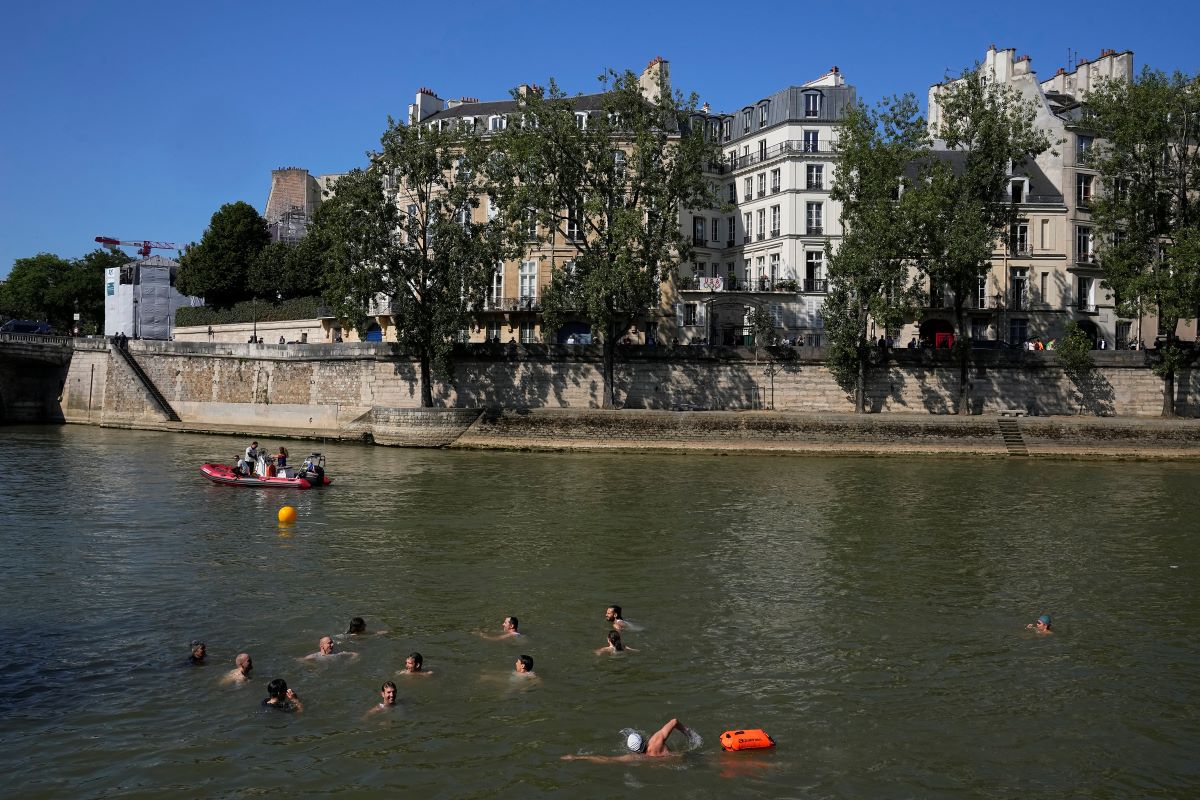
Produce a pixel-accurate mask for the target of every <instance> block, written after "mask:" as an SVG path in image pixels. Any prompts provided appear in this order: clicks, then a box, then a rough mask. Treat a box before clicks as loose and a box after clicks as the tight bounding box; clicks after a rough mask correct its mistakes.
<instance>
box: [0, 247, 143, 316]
mask: <svg viewBox="0 0 1200 800" xmlns="http://www.w3.org/2000/svg"><path fill="white" fill-rule="evenodd" d="M130 260H131V259H130V258H129V256H127V255H125V254H124V253H122V252H120V251H116V252H108V251H106V250H95V251H93V252H91V253H88V254H87V255H85V256H84V257H83V258H77V259H66V258H61V257H59V256H57V255H54V254H52V253H39V254H37V255H36V256H33V257H31V258H18V259H17V260H16V261H15V262H13V268H12V272H10V273H9V275H8V278H7V279H6V280H4V281H3V282H0V316H6V317H14V318H19V319H32V320H44V321H46V322H49V323H50V325H51V326H52V327H53V328H55V329H56V330H58V331H61V332H69V331H72V330H74V328H75V319H74V317H75V313H76V312H78V313H79V330H80V332H81V333H96V332H99V331H100V330H101V329H102V328H103V325H104V270H105V269H106V268H108V267H119V266H121V265H123V264H126V263H128V262H129V261H130Z"/></svg>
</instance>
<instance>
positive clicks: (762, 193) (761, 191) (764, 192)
mask: <svg viewBox="0 0 1200 800" xmlns="http://www.w3.org/2000/svg"><path fill="white" fill-rule="evenodd" d="M758 196H759V197H766V196H767V190H766V189H759V190H758Z"/></svg>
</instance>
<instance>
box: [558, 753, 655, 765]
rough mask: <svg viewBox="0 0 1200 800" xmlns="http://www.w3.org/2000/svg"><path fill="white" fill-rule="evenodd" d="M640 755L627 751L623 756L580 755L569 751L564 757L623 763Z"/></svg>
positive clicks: (566, 758)
mask: <svg viewBox="0 0 1200 800" xmlns="http://www.w3.org/2000/svg"><path fill="white" fill-rule="evenodd" d="M638 758H639V757H638V756H637V755H636V754H634V753H626V754H625V755H623V756H579V755H575V754H574V753H568V754H567V755H565V756H563V757H562V760H563V761H591V762H592V763H593V764H623V763H627V762H629V761H637V760H638Z"/></svg>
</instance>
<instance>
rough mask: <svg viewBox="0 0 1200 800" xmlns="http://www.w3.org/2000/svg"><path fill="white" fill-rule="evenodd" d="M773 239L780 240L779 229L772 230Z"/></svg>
mask: <svg viewBox="0 0 1200 800" xmlns="http://www.w3.org/2000/svg"><path fill="white" fill-rule="evenodd" d="M771 238H772V239H778V238H779V228H772V229H771Z"/></svg>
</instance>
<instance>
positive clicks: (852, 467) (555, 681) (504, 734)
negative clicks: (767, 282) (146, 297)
mask: <svg viewBox="0 0 1200 800" xmlns="http://www.w3.org/2000/svg"><path fill="white" fill-rule="evenodd" d="M265 443H266V444H268V445H271V446H275V445H278V444H279V443H278V442H269V441H268V442H265ZM246 444H248V442H245V441H242V440H240V439H234V438H230V437H210V436H187V435H175V434H164V433H150V432H132V431H115V430H101V429H95V428H87V427H81V426H63V427H37V428H33V427H16V428H3V429H0V459H2V463H4V464H5V465H6V466H5V469H4V474H3V477H2V478H0V508H2V509H3V522H4V525H3V528H2V532H0V545H2V550H0V634H2V636H3V645H0V772H2V773H3V777H2V778H0V785H3V786H4V787H5V788H4V789H3V790H2V793H3V795H5V796H7V797H23V798H24V797H30V798H38V797H63V798H83V797H121V796H128V797H164V798H166V797H170V798H178V797H251V796H255V797H259V796H263V797H292V796H329V797H376V796H400V795H401V794H402V793H403V794H404V795H407V796H412V797H422V798H437V797H453V798H461V797H494V796H495V797H522V798H528V797H563V796H567V797H571V798H572V799H573V800H583V799H584V798H593V797H596V798H600V797H629V796H640V797H663V796H666V797H803V798H826V797H828V798H905V797H912V798H931V797H933V798H942V797H945V798H1041V797H1044V798H1060V797H1098V798H1109V797H1131V798H1133V797H1173V798H1192V797H1196V796H1198V795H1200V758H1197V756H1196V748H1197V742H1198V741H1200V721H1198V717H1200V713H1198V712H1197V708H1196V707H1197V700H1198V699H1200V647H1198V643H1200V636H1198V634H1200V598H1198V595H1197V589H1198V588H1200V583H1198V581H1197V570H1198V568H1200V537H1198V529H1200V468H1198V467H1197V466H1196V465H1187V464H1160V463H1115V462H1114V463H1099V462H1078V463H1072V462H1052V461H1026V460H970V459H954V458H899V457H895V458H816V457H800V456H792V457H756V456H736V457H712V456H691V455H680V456H661V455H654V456H649V455H647V456H638V455H629V454H622V455H607V454H530V453H488V452H449V451H425V450H400V449H388V448H380V447H367V446H356V445H345V444H336V445H335V444H331V445H328V446H326V447H325V448H324V450H325V452H326V453H327V454H328V457H329V474H330V475H332V476H333V477H334V480H335V483H334V484H333V485H332V486H331V487H329V488H327V489H325V490H319V491H308V492H298V491H294V490H273V491H271V490H257V489H245V488H235V487H223V486H217V485H213V484H210V483H209V482H208V481H207V480H205V479H204V478H203V477H202V476H201V475H200V473H199V472H198V467H199V465H200V464H201V463H203V462H204V461H211V460H216V461H226V462H227V461H229V458H230V456H231V455H232V454H233V453H234V452H235V451H236V450H238V449H240V448H242V447H244V446H245V445H246ZM286 444H287V445H288V447H289V449H290V450H291V452H292V460H293V461H298V460H299V458H298V457H299V456H301V455H302V452H301V451H303V450H304V449H305V447H306V446H305V445H304V444H302V443H300V442H287V443H286ZM318 446H319V445H318ZM285 502H287V503H292V504H294V505H295V507H296V509H297V511H298V521H297V523H296V524H295V525H293V526H290V527H288V528H281V527H280V526H279V525H278V524H277V522H276V512H277V510H278V508H279V507H280V506H281V505H283V504H284V503H285ZM611 603H620V604H621V605H622V606H623V607H624V610H625V616H626V617H627V618H628V619H629V620H631V621H632V622H633V623H636V625H637V627H638V629H635V630H633V631H630V632H628V633H627V634H626V637H625V638H626V642H627V643H628V644H630V645H632V646H633V647H635V648H637V651H636V652H632V653H626V654H624V655H620V656H610V655H602V656H597V655H595V654H594V652H593V651H594V649H595V648H598V647H600V646H601V645H602V644H603V643H604V637H605V632H606V630H607V628H606V626H605V623H604V620H603V612H604V609H605V607H606V606H607V605H609V604H611ZM1043 612H1045V613H1049V614H1052V615H1053V617H1054V631H1055V632H1054V634H1053V635H1051V636H1048V637H1040V636H1036V635H1034V634H1032V633H1029V632H1027V631H1026V630H1025V628H1024V626H1025V624H1026V623H1027V622H1030V621H1032V620H1033V619H1034V618H1035V617H1036V616H1037V615H1038V614H1040V613H1043ZM507 614H515V615H517V616H519V618H520V620H521V629H522V631H524V632H525V633H526V636H525V638H524V639H522V640H520V641H519V642H514V641H487V640H485V639H483V638H481V637H479V636H477V635H476V634H475V631H477V630H479V629H488V630H492V631H498V630H499V626H500V622H501V620H502V619H503V618H504V616H505V615H507ZM353 616H362V617H365V618H366V620H367V624H368V626H369V628H370V629H372V630H379V629H386V631H387V633H386V634H383V635H377V636H369V637H365V638H359V639H354V640H347V641H346V642H345V643H344V646H345V647H346V648H347V649H350V650H353V651H355V652H357V653H358V654H359V656H358V658H356V659H353V660H349V659H341V660H338V661H336V662H335V663H328V664H318V663H315V662H301V661H299V660H298V659H299V658H301V657H302V656H304V655H305V654H307V653H311V652H313V651H315V650H316V649H317V640H318V638H319V637H321V636H322V635H323V634H326V633H329V634H338V633H342V632H344V631H345V629H346V625H347V623H348V621H349V619H350V618H351V617H353ZM193 638H200V639H204V640H205V641H206V642H207V643H208V653H209V655H208V661H209V663H208V665H206V666H203V667H185V666H183V662H184V661H185V659H186V657H187V653H188V648H187V644H188V641H189V640H190V639H193ZM413 650H419V651H420V652H421V653H422V654H423V655H424V657H425V665H426V667H427V668H428V669H430V670H433V672H434V673H435V674H434V675H432V676H430V677H428V678H424V679H414V678H412V677H407V678H405V677H403V676H399V677H398V676H396V671H397V670H398V669H400V668H401V667H402V666H403V661H404V657H405V656H406V655H407V654H408V653H409V652H410V651H413ZM240 651H247V652H249V653H251V655H252V656H253V659H254V665H255V670H254V673H253V680H252V681H251V682H250V683H249V684H248V685H245V686H240V687H227V686H222V685H220V681H219V679H220V677H221V675H222V674H223V673H225V672H226V671H227V670H228V669H230V668H231V667H232V661H233V658H234V656H235V655H236V654H237V653H238V652H240ZM520 653H528V654H530V655H532V656H533V658H534V660H535V671H536V672H537V674H538V675H539V676H540V682H538V683H536V684H534V683H530V682H528V681H516V680H513V679H512V677H511V676H510V674H509V673H511V670H512V666H513V661H514V659H515V658H516V656H517V655H518V654H520ZM275 677H282V678H284V679H286V680H287V682H288V684H289V685H290V686H291V687H293V688H294V689H295V690H296V691H297V692H298V694H299V695H300V696H301V698H302V699H303V700H304V703H305V710H304V712H303V713H301V714H291V715H289V714H282V713H279V712H270V713H268V712H265V711H263V710H262V709H261V708H260V706H259V704H260V701H261V700H262V699H263V698H264V697H265V696H266V691H265V686H266V684H267V682H268V681H269V680H270V679H272V678H275ZM388 679H394V680H395V681H396V682H397V683H398V684H399V697H400V699H401V703H400V706H399V707H398V708H397V709H396V710H395V711H393V712H390V713H384V714H377V715H372V716H370V717H364V713H365V712H366V711H367V710H368V709H369V708H370V707H371V706H372V705H373V704H374V703H376V702H377V700H378V694H379V687H380V684H381V683H382V682H383V681H384V680H388ZM672 717H677V718H679V719H680V720H682V721H684V722H685V723H687V725H688V726H690V727H691V728H693V729H694V730H695V731H696V732H697V733H698V734H699V739H698V740H695V739H694V740H691V741H689V740H687V739H686V738H685V737H682V736H679V737H678V738H676V737H672V739H671V740H670V745H671V746H672V747H673V748H674V749H680V750H687V752H686V753H685V754H684V755H683V756H682V757H681V758H674V759H669V760H665V761H661V762H654V763H636V764H595V763H586V762H579V761H563V760H562V759H561V757H562V756H563V755H565V754H597V755H616V754H619V753H621V752H622V750H621V739H620V734H619V731H620V730H621V729H623V728H635V729H639V730H642V731H647V732H649V731H653V730H654V729H657V728H658V727H659V726H660V725H662V724H663V723H664V722H665V721H666V720H668V719H670V718H672ZM738 727H761V728H764V729H765V730H767V731H768V732H769V733H770V734H771V735H772V736H773V737H774V738H775V740H776V741H777V742H778V746H777V747H776V748H775V749H773V750H770V751H758V752H743V753H723V752H722V751H721V748H720V746H719V744H718V737H719V735H720V733H721V732H722V731H724V730H727V729H731V728H738Z"/></svg>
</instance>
